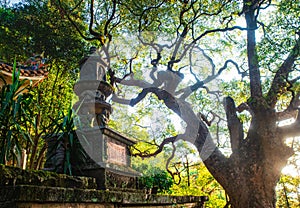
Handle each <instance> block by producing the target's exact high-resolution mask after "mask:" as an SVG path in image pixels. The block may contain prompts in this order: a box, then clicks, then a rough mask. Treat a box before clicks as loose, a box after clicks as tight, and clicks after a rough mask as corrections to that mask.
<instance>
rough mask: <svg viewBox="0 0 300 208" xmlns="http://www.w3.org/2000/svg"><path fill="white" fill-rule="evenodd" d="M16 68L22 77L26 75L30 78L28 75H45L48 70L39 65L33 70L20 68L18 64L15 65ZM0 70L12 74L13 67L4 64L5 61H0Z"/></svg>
mask: <svg viewBox="0 0 300 208" xmlns="http://www.w3.org/2000/svg"><path fill="white" fill-rule="evenodd" d="M17 69H20V70H21V72H20V76H23V77H28V78H29V79H30V77H46V76H47V75H48V73H49V72H48V71H46V69H45V67H41V68H39V69H36V70H33V69H27V68H22V67H20V66H17ZM0 72H4V73H5V72H7V73H10V74H12V72H13V67H12V66H10V65H8V64H5V63H1V62H0Z"/></svg>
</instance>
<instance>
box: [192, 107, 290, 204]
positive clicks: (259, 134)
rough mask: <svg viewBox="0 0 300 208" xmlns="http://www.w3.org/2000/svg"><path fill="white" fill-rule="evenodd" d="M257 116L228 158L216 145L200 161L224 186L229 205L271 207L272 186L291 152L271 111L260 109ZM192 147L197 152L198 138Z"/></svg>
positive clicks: (275, 183)
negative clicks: (236, 148)
mask: <svg viewBox="0 0 300 208" xmlns="http://www.w3.org/2000/svg"><path fill="white" fill-rule="evenodd" d="M259 115H260V117H254V118H253V120H252V123H251V127H250V130H249V131H248V135H247V137H246V138H245V139H243V140H242V141H241V145H240V147H239V149H238V150H236V151H235V152H233V153H232V154H231V156H230V157H229V158H226V157H225V156H223V155H222V153H221V152H220V151H219V150H218V149H217V148H216V150H215V151H214V152H213V153H212V154H211V155H210V157H209V158H207V159H206V160H205V161H204V164H205V165H206V167H207V168H208V170H209V171H210V172H211V174H212V175H213V176H214V177H215V179H216V180H217V181H218V182H219V183H220V184H221V185H222V186H223V188H224V189H225V191H226V193H227V194H228V196H229V199H230V204H231V207H233V208H255V207H257V208H262V207H263V208H275V207H276V193H275V187H276V185H277V182H278V181H279V179H280V175H281V169H282V168H283V167H284V166H285V165H286V163H287V160H288V158H289V157H290V156H291V155H292V150H291V148H289V147H287V146H286V145H285V144H284V142H283V141H284V140H283V137H282V135H281V134H280V131H278V129H277V125H276V119H275V116H274V115H275V113H273V112H272V111H268V110H266V109H264V110H262V112H260V113H259ZM262 118H264V119H262ZM196 146H197V148H198V151H199V152H201V150H202V148H203V147H202V145H201V142H200V139H199V140H198V144H197V143H196Z"/></svg>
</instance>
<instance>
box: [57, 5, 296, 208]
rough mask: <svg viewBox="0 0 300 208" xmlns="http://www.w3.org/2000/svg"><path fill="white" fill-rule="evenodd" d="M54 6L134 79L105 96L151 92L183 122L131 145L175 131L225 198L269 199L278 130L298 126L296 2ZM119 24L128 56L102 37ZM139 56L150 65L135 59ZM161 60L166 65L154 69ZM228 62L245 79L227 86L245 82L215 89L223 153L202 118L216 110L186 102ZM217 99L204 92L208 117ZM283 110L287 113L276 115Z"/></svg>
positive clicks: (290, 131)
mask: <svg viewBox="0 0 300 208" xmlns="http://www.w3.org/2000/svg"><path fill="white" fill-rule="evenodd" d="M83 4H84V5H85V6H86V7H81V8H89V14H87V17H88V19H89V24H88V29H87V30H86V31H85V30H81V29H80V28H79V27H78V26H76V19H77V18H78V16H77V15H76V14H77V13H76V9H77V8H78V7H79V5H83ZM57 6H58V8H59V9H60V11H61V12H62V13H63V14H64V15H65V17H67V18H68V19H69V20H70V21H71V22H72V23H73V25H74V26H75V28H77V30H78V32H79V33H80V35H81V36H82V37H83V38H85V39H86V40H98V41H99V44H100V45H101V46H102V52H103V56H106V57H104V58H105V67H106V68H107V70H108V71H109V77H110V81H111V84H112V85H118V86H119V88H120V86H129V87H133V89H134V91H133V92H136V96H135V97H134V98H131V99H130V98H127V99H126V98H125V99H124V98H120V97H118V96H117V92H116V93H115V95H114V96H113V101H115V102H119V103H122V104H128V105H131V106H136V105H139V104H141V103H142V102H144V101H145V99H149V97H150V99H151V97H152V96H154V97H156V98H158V100H161V101H162V103H163V104H164V105H165V106H166V107H167V108H168V109H169V110H171V111H172V112H174V113H175V114H177V115H178V116H179V117H180V118H181V119H182V120H183V121H184V122H185V125H186V127H185V131H184V133H181V134H177V135H173V136H170V137H167V138H164V139H163V141H162V142H161V143H160V144H157V143H156V144H155V145H156V147H157V148H156V149H155V150H154V151H152V152H138V153H136V154H137V155H140V156H142V157H148V156H152V155H156V154H158V153H160V152H161V151H162V150H163V147H164V146H165V145H167V144H171V145H172V147H173V148H174V151H175V149H176V142H177V141H178V140H180V139H182V140H185V141H188V142H191V143H192V144H194V145H195V147H196V148H197V149H198V151H199V155H200V157H201V159H202V160H203V161H204V164H205V166H206V167H207V168H208V170H209V171H210V172H211V174H212V175H213V176H214V177H215V178H216V180H217V181H218V182H219V183H220V184H221V185H222V186H223V188H224V189H225V190H226V193H227V194H228V196H229V199H230V200H229V202H228V204H230V205H231V206H232V207H243V208H245V207H275V203H276V196H275V186H276V184H277V182H278V180H279V178H280V174H281V169H282V168H283V167H284V166H285V165H286V163H287V160H288V158H289V157H290V156H291V155H292V154H293V150H292V148H291V147H289V146H287V145H286V144H285V139H286V138H287V137H293V136H298V135H299V133H300V128H299V126H300V116H298V117H297V115H298V108H299V93H300V92H299V87H298V86H299V54H300V51H299V50H300V49H299V47H300V40H299V8H300V5H299V2H297V1H293V2H292V1H287V0H282V1H271V0H243V1H237V2H232V1H227V0H219V1H200V0H199V1H196V0H192V1H159V0H156V1H147V0H141V1H139V3H137V2H136V1H133V0H132V1H115V0H112V1H102V2H101V1H94V0H91V1H83V0H80V1H68V2H65V1H58V2H57ZM274 20H276V21H274ZM244 23H245V24H244ZM146 31H151V33H147V32H146ZM124 33H131V37H132V34H136V36H135V37H136V39H135V40H134V41H132V42H130V41H129V40H128V38H127V39H123V41H125V40H126V41H128V42H127V44H129V45H131V46H132V47H133V45H134V44H136V43H138V45H137V47H135V49H137V50H136V51H137V52H136V53H132V54H131V57H126V55H128V53H127V54H125V55H120V54H116V48H117V46H118V45H119V46H120V45H121V44H120V42H117V43H116V44H115V47H109V46H111V45H112V43H113V40H114V39H116V38H117V37H118V36H120V34H124ZM157 33H158V34H160V37H159V35H155V34H157ZM161 34H163V35H161ZM257 34H260V36H258V37H257ZM167 40H168V41H170V42H169V43H168V41H167ZM257 40H259V41H257ZM258 42H259V43H258ZM123 46H124V45H122V47H123ZM112 48H113V49H114V51H113V53H110V52H111V51H110V50H111V49H112ZM147 50H148V52H144V51H147ZM99 53H100V52H99ZM153 54H154V55H153ZM230 55H232V57H231V58H230V59H229V58H228V56H230ZM216 57H220V59H216ZM114 58H116V59H117V61H119V62H118V63H117V62H114V61H113V59H114ZM197 58H199V59H197ZM147 60H149V62H148V63H150V66H151V67H147V66H146V64H143V63H145V61H147ZM201 61H202V62H201ZM200 62H201V63H202V66H201V63H200ZM124 63H125V65H126V66H127V68H126V67H124V66H123V65H124ZM186 65H187V66H188V67H186ZM204 65H205V66H204ZM162 66H164V67H165V68H164V69H165V70H159V69H160V67H162ZM227 69H232V70H233V69H234V70H236V71H237V72H238V74H239V75H240V76H241V78H242V82H238V81H236V82H237V83H243V84H244V87H243V89H235V90H236V91H239V90H244V92H241V93H244V97H239V98H238V97H237V96H234V93H232V96H230V94H231V93H230V92H224V93H223V95H227V96H226V97H225V98H224V101H223V103H224V110H225V115H226V122H227V128H228V132H229V133H228V137H229V139H228V140H229V141H230V144H231V154H230V155H229V156H228V155H224V153H223V152H222V151H220V149H219V147H218V146H217V145H215V143H214V141H213V136H211V134H210V131H209V126H210V125H211V124H212V122H214V121H216V120H214V119H209V118H207V117H206V116H205V114H206V112H196V110H197V111H199V109H202V110H203V111H204V109H205V108H201V107H199V106H198V107H197V106H196V107H194V106H193V105H192V104H191V103H190V102H191V98H193V97H194V98H195V97H196V98H201V96H199V94H200V93H199V92H203V91H206V92H207V93H212V91H211V90H210V88H209V86H210V84H211V83H212V82H213V81H215V80H216V79H217V78H220V77H222V76H224V75H225V74H226V71H227ZM232 70H231V71H232ZM205 71H206V72H205ZM143 73H144V74H145V73H148V74H149V77H148V79H141V78H142V75H143ZM118 75H119V77H118ZM120 75H122V76H120ZM184 75H185V76H186V77H192V78H189V80H188V81H187V82H185V84H186V86H182V85H180V83H183V81H184ZM187 75H189V76H187ZM227 76H228V74H227ZM230 76H232V75H230ZM226 79H228V78H226ZM237 86H239V85H237ZM247 92H249V93H247ZM215 94H217V95H220V92H215ZM193 101H197V99H193ZM236 102H238V103H236ZM199 103H201V100H198V104H199ZM216 103H217V101H213V102H206V104H211V105H213V107H211V108H210V109H212V111H211V115H212V118H216V117H218V118H219V120H221V119H220V117H221V116H220V115H219V113H217V112H213V109H214V108H216V106H217V105H216ZM160 104H161V103H160ZM202 104H204V102H203V103H202ZM199 105H200V104H199ZM195 109H196V110H195ZM246 112H247V113H246ZM243 115H246V117H248V120H247V119H243V118H244V117H243ZM288 118H294V119H295V120H294V122H293V123H292V124H289V125H284V126H282V125H278V123H279V122H280V121H281V120H283V119H288ZM247 121H248V122H247ZM244 124H245V125H246V126H245V125H244ZM218 133H219V132H218Z"/></svg>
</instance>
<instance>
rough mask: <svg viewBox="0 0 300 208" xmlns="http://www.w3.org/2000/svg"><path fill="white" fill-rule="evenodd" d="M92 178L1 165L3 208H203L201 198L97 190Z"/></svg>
mask: <svg viewBox="0 0 300 208" xmlns="http://www.w3.org/2000/svg"><path fill="white" fill-rule="evenodd" d="M96 187H97V184H96V182H95V180H94V179H93V178H86V177H72V176H66V175H62V174H56V173H52V172H46V171H25V170H21V169H18V168H12V167H5V166H3V165H0V207H1V208H2V207H3V208H15V207H17V208H25V207H26V208H48V207H49V208H50V207H51V208H65V207H70V208H73V207H75V208H102V207H103V208H110V207H135V208H136V207H149V208H151V207H153V208H154V207H162V208H163V207H170V208H171V207H172V208H176V207H187V208H188V207H198V208H200V207H202V204H203V203H204V200H203V197H200V196H163V195H151V194H144V193H141V192H128V190H126V189H124V190H122V189H119V190H97V189H96Z"/></svg>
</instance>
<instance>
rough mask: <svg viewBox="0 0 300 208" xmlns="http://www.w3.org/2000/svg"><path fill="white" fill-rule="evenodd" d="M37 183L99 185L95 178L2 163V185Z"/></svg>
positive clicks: (91, 186) (76, 185)
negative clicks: (27, 168)
mask: <svg viewBox="0 0 300 208" xmlns="http://www.w3.org/2000/svg"><path fill="white" fill-rule="evenodd" d="M15 185H37V186H51V187H68V188H86V189H95V188H96V187H97V184H96V181H95V179H94V178H87V177H75V176H68V175H63V174H56V173H53V172H48V171H42V170H38V171H36V170H23V169H20V168H16V167H10V166H4V165H0V186H15Z"/></svg>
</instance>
